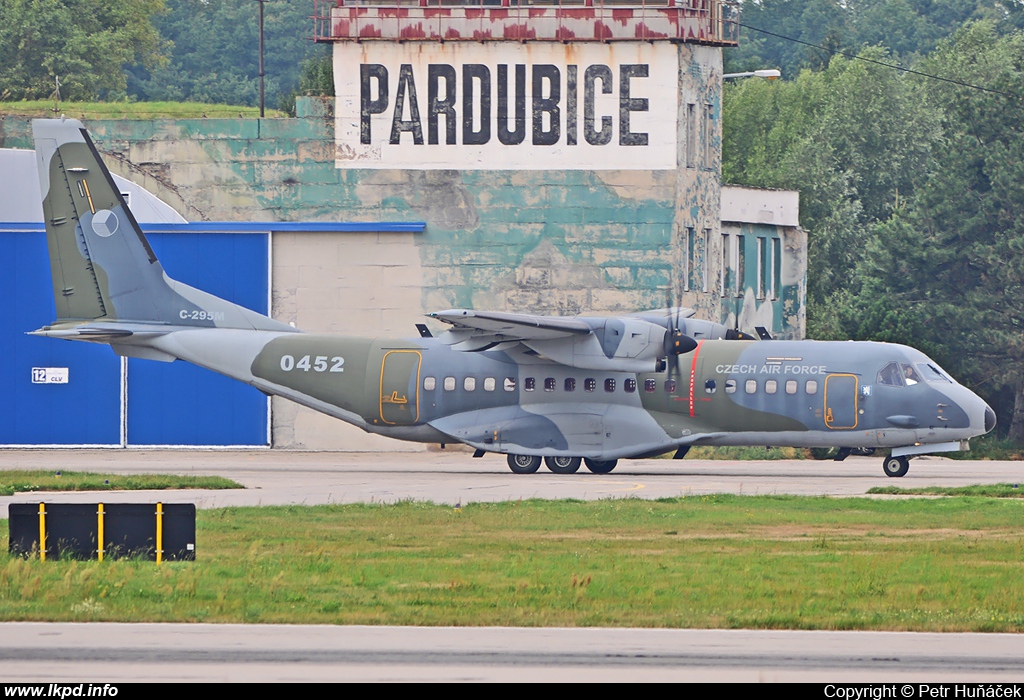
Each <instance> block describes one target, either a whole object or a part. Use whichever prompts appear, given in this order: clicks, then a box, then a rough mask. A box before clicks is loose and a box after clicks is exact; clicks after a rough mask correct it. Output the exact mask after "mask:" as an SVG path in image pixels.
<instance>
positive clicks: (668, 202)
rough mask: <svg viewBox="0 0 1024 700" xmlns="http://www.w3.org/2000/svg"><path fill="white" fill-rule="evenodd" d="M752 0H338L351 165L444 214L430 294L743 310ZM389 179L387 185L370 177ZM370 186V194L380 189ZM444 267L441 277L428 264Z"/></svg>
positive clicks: (322, 12) (324, 19)
mask: <svg viewBox="0 0 1024 700" xmlns="http://www.w3.org/2000/svg"><path fill="white" fill-rule="evenodd" d="M737 12H738V10H737V6H736V5H735V4H734V3H730V2H724V1H723V0H693V2H685V3H682V2H676V1H674V0H666V1H665V2H662V3H650V2H640V3H635V2H630V3H620V2H601V1H600V0H597V1H596V2H594V1H592V0H580V1H578V2H567V1H565V0H562V1H556V2H526V1H522V0H521V1H518V2H517V1H516V0H486V1H484V2H461V1H459V0H399V1H397V2H396V1H395V0H391V1H389V2H378V1H377V0H362V1H353V0H330V1H327V0H318V1H317V3H316V12H315V16H316V19H315V22H316V39H317V40H318V41H321V42H331V43H333V44H334V47H333V51H334V80H335V90H336V98H337V99H336V103H335V128H336V133H335V139H336V152H335V165H336V167H337V168H338V169H339V170H341V171H343V178H342V179H344V180H345V181H346V182H347V183H348V184H349V185H350V186H354V187H356V188H359V187H362V188H363V190H362V191H363V193H364V194H365V193H366V192H369V191H370V190H372V188H375V187H376V188H379V191H380V192H381V193H382V194H381V201H382V203H385V200H387V193H388V192H389V191H392V190H389V189H388V188H389V187H390V188H392V189H393V188H395V187H398V188H399V189H401V190H402V191H403V196H405V197H406V200H407V201H409V202H410V204H411V206H412V207H413V208H414V209H416V208H417V207H418V208H419V211H421V212H423V213H424V218H425V219H426V220H427V231H426V233H425V234H424V235H423V237H422V238H421V239H420V240H419V246H420V257H421V262H422V265H423V268H424V276H423V280H424V288H423V305H424V308H427V309H433V308H448V307H452V306H458V307H464V306H469V307H474V308H481V309H483V308H486V309H493V310H508V311H523V312H531V313H549V314H566V315H571V314H577V313H591V312H592V313H616V312H627V311H634V310H637V309H644V308H651V307H660V306H664V305H665V301H666V297H667V296H668V291H667V290H668V289H671V290H672V292H671V298H672V299H673V300H674V301H675V302H676V303H680V304H681V305H685V306H690V307H693V308H695V309H697V311H698V313H699V314H701V315H703V316H704V317H706V318H719V317H720V316H722V315H723V308H724V307H723V304H722V299H723V297H725V296H727V289H732V288H734V286H735V280H734V279H732V278H731V277H730V275H733V274H734V273H733V271H734V270H735V269H736V264H735V259H736V258H737V256H738V255H739V253H738V251H737V250H736V246H735V244H732V243H730V241H729V237H728V236H726V237H724V238H723V236H722V228H721V223H720V196H721V143H722V139H721V115H722V100H721V98H722V47H723V46H734V45H736V43H737V32H738V29H737V28H738V14H737ZM367 188H369V189H367ZM364 201H365V200H364ZM428 270H429V273H428Z"/></svg>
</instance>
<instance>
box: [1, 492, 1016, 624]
mask: <svg viewBox="0 0 1024 700" xmlns="http://www.w3.org/2000/svg"><path fill="white" fill-rule="evenodd" d="M198 518H199V520H198V534H197V539H198V542H197V560H196V561H195V562H194V563H175V564H169V565H163V566H160V567H157V566H155V565H154V564H152V563H146V562H137V561H112V562H103V563H96V562H73V561H57V562H54V561H47V562H39V561H34V560H31V561H29V560H23V559H18V558H11V557H6V558H4V557H0V619H4V620H122V621H163V620H181V621H210V622H257V621H259V622H298V623H338V624H354V623H361V624H414V625H521V626H554V625H559V626H583V625H587V626H591V625H608V626H642V627H760V628H799V629H891V630H934V631H946V630H981V631H1013V632H1020V631H1024V599H1022V598H1021V596H1020V595H1019V582H1020V580H1021V574H1022V570H1024V534H1022V533H1024V528H1022V526H1024V503H1021V502H1020V501H1017V500H1008V499H983V498H950V499H938V500H935V499H927V500H921V499H913V500H898V501H878V500H871V499H841V500H838V499H836V500H834V499H828V498H798V497H743V496H702V497H694V498H681V499H671V500H665V501H640V500H613V501H597V502H583V503H581V502H551V501H526V502H515V503H499V504H473V505H469V506H466V507H463V508H462V509H461V510H455V509H452V508H450V507H445V506H436V505H430V504H423V503H410V502H406V503H398V504H395V505H347V506H318V507H308V508H307V507H281V508H237V509H223V510H215V511H201V512H200V513H199V515H198ZM0 525H3V524H2V523H0ZM3 527H5V525H3ZM0 534H2V533H0Z"/></svg>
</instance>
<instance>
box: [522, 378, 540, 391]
mask: <svg viewBox="0 0 1024 700" xmlns="http://www.w3.org/2000/svg"><path fill="white" fill-rule="evenodd" d="M536 388H537V380H536V379H534V378H533V377H527V378H526V379H524V380H523V389H525V390H526V391H533V390H534V389H536Z"/></svg>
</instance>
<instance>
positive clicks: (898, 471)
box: [882, 457, 910, 476]
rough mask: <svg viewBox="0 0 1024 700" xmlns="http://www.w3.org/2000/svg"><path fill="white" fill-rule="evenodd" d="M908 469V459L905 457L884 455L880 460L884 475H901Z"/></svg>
mask: <svg viewBox="0 0 1024 700" xmlns="http://www.w3.org/2000/svg"><path fill="white" fill-rule="evenodd" d="M909 469H910V460H909V459H907V458H906V457H886V458H885V461H884V462H882V471H884V472H885V475H886V476H903V475H904V474H906V473H907V470H909Z"/></svg>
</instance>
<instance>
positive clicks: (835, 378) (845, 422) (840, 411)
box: [825, 374, 858, 430]
mask: <svg viewBox="0 0 1024 700" xmlns="http://www.w3.org/2000/svg"><path fill="white" fill-rule="evenodd" d="M857 389H858V381H857V375H855V374H830V375H828V376H827V377H825V425H826V426H828V427H829V428H831V429H832V430H852V429H853V428H856V427H857V417H858V413H857V410H858V406H857Z"/></svg>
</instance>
